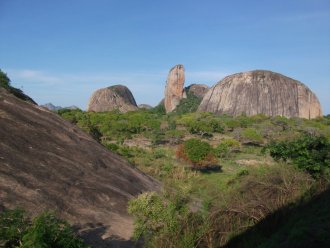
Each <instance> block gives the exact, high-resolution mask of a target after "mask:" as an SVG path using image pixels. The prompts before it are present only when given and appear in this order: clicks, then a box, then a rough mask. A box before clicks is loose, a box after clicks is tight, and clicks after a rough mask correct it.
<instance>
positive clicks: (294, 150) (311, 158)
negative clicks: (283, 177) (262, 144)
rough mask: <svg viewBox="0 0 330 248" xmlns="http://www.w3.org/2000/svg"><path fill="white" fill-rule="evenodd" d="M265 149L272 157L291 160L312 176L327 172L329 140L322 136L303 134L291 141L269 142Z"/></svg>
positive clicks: (329, 161)
mask: <svg viewBox="0 0 330 248" xmlns="http://www.w3.org/2000/svg"><path fill="white" fill-rule="evenodd" d="M267 149H268V150H269V153H270V155H271V156H272V157H273V158H274V159H276V160H284V161H287V160H291V161H292V162H293V163H294V164H295V165H297V166H298V168H300V169H303V170H306V171H307V172H309V173H310V174H312V175H313V176H319V175H321V174H329V170H330V142H329V140H328V139H327V138H326V137H324V136H312V135H306V134H305V135H302V136H301V137H299V138H297V139H295V140H292V141H283V142H278V143H271V144H269V145H268V146H267Z"/></svg>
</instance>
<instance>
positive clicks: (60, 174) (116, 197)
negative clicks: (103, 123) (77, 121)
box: [0, 89, 159, 239]
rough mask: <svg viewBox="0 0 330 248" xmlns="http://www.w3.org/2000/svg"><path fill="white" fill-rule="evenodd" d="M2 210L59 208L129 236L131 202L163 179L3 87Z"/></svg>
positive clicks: (75, 220)
mask: <svg viewBox="0 0 330 248" xmlns="http://www.w3.org/2000/svg"><path fill="white" fill-rule="evenodd" d="M0 127H1V128H0V137H1V138H0V209H1V208H14V207H22V208H24V209H26V210H28V211H29V212H31V213H32V214H37V213H39V212H41V211H43V210H45V209H53V210H56V211H57V212H58V213H59V215H60V217H62V218H64V219H66V220H68V221H69V222H70V223H71V224H79V225H80V226H82V227H86V224H88V223H90V224H89V225H88V226H93V225H94V226H95V225H96V224H97V225H98V226H103V227H105V229H106V233H105V236H103V237H105V238H106V237H109V236H117V237H120V238H123V239H128V238H129V237H130V235H131V232H132V229H133V226H132V219H131V217H130V216H128V214H127V212H126V209H127V202H128V200H129V199H131V198H132V197H134V196H137V195H138V194H140V193H141V192H144V191H150V190H157V189H159V183H158V182H156V181H155V180H153V179H152V178H150V177H148V176H146V175H144V174H143V173H141V172H140V171H138V170H137V169H135V168H133V167H132V166H131V165H130V164H129V163H128V162H127V161H126V160H124V159H122V158H121V157H120V156H118V155H116V154H114V153H112V152H110V151H108V150H107V149H106V148H104V147H103V146H102V145H100V144H99V143H97V142H96V141H95V140H93V139H92V138H91V137H90V136H88V135H87V134H86V133H84V132H83V131H81V130H80V129H79V128H78V127H76V126H74V125H72V124H71V123H69V122H67V121H64V120H63V119H61V118H60V117H59V116H58V115H56V114H54V113H51V112H50V111H47V110H45V109H43V108H41V107H38V106H36V105H33V104H31V103H27V102H24V101H22V100H20V99H18V98H16V97H15V96H13V95H11V94H8V92H7V91H6V90H4V89H0Z"/></svg>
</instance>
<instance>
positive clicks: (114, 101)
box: [87, 85, 138, 113]
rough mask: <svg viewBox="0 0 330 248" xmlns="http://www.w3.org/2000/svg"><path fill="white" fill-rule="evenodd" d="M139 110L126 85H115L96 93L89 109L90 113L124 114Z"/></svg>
mask: <svg viewBox="0 0 330 248" xmlns="http://www.w3.org/2000/svg"><path fill="white" fill-rule="evenodd" d="M137 109H138V107H137V105H136V102H135V99H134V97H133V94H132V92H131V91H130V90H129V89H128V88H127V87H126V86H124V85H114V86H110V87H107V88H103V89H99V90H97V91H95V92H94V93H93V95H92V97H91V98H90V100H89V103H88V108H87V110H88V111H94V112H106V111H112V110H119V111H120V112H122V113H125V112H128V111H135V110H137Z"/></svg>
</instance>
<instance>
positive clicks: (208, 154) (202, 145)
mask: <svg viewBox="0 0 330 248" xmlns="http://www.w3.org/2000/svg"><path fill="white" fill-rule="evenodd" d="M176 154H177V157H179V158H182V159H184V160H186V161H188V162H190V163H191V164H192V165H193V168H194V169H206V168H208V167H213V166H215V165H216V164H217V159H216V158H215V156H214V154H213V149H212V147H211V145H210V144H209V143H207V142H205V141H201V140H199V139H189V140H186V141H185V142H184V143H183V145H181V146H179V148H178V150H177V153H176Z"/></svg>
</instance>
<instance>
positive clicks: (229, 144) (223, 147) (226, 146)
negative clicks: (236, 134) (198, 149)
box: [215, 139, 240, 158]
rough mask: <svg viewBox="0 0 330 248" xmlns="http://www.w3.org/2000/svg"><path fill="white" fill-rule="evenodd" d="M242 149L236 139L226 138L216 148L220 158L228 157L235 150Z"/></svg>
mask: <svg viewBox="0 0 330 248" xmlns="http://www.w3.org/2000/svg"><path fill="white" fill-rule="evenodd" d="M239 149H240V143H239V142H238V141H237V140H235V139H225V140H223V141H221V143H220V144H219V145H218V146H217V147H216V148H215V154H216V156H217V157H219V158H223V157H228V156H229V154H230V153H231V152H233V151H238V150H239Z"/></svg>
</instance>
